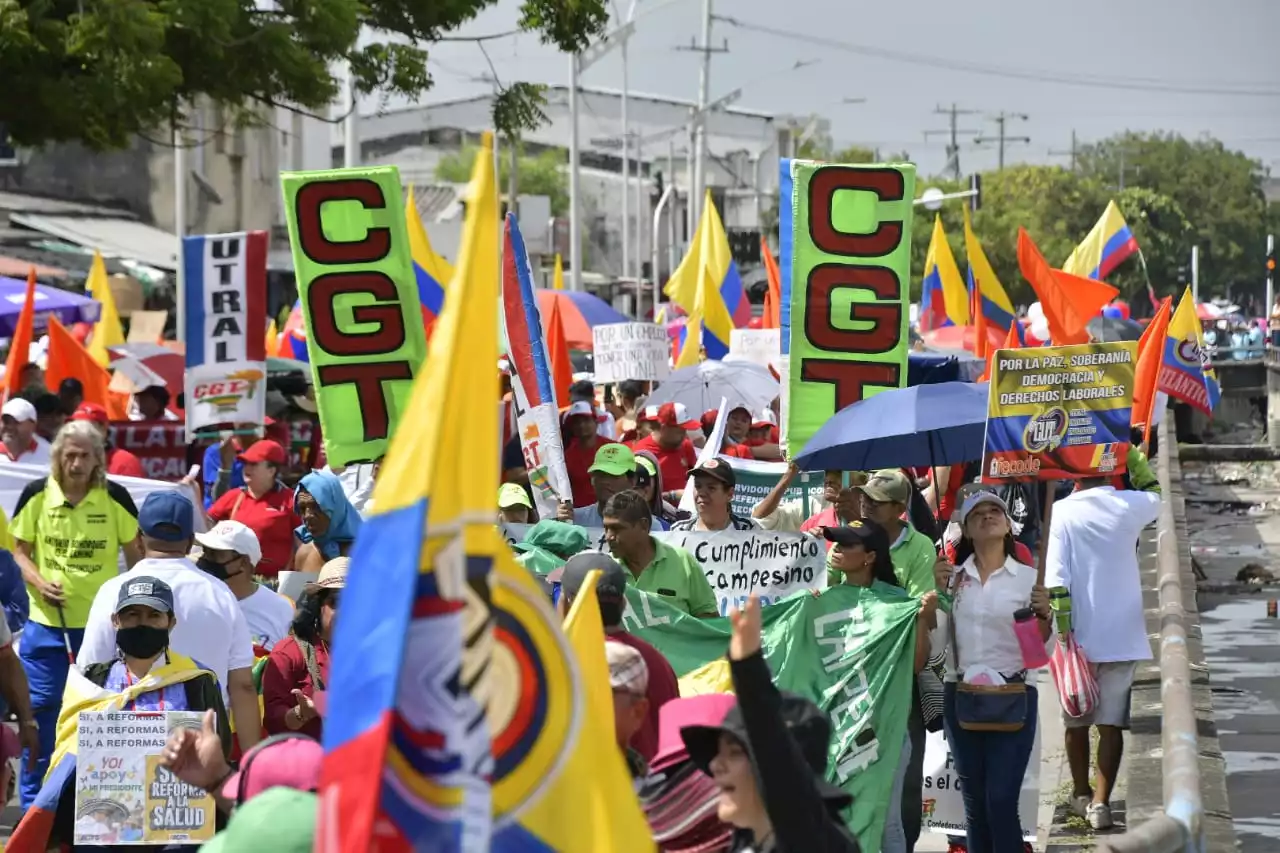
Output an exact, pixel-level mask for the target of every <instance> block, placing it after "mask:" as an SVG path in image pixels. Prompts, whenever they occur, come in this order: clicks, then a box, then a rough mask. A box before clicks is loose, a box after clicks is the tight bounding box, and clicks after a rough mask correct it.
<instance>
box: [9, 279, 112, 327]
mask: <svg viewBox="0 0 1280 853" xmlns="http://www.w3.org/2000/svg"><path fill="white" fill-rule="evenodd" d="M26 299H27V283H26V282H25V281H23V280H21V279H17V278H6V277H3V276H0V337H5V338H12V337H13V333H14V327H15V326H16V325H17V323H18V315H19V314H21V313H22V305H23V303H24V302H26ZM34 306H35V309H36V310H35V323H34V326H35V330H36V331H37V332H40V331H43V330H44V329H46V328H47V327H48V326H49V317H50V316H54V317H57V318H58V322H59V323H62V324H63V325H64V326H71V325H72V324H73V323H96V322H97V321H98V313H99V311H100V310H101V309H102V305H101V304H100V303H99V302H98V301H97V300H94V299H90V298H89V297H87V296H84V295H82V294H79V293H72V292H70V291H68V290H62V289H61V288H57V287H50V286H48V285H44V284H37V285H36V295H35V302H34Z"/></svg>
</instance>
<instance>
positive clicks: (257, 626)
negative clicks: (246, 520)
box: [196, 521, 293, 657]
mask: <svg viewBox="0 0 1280 853" xmlns="http://www.w3.org/2000/svg"><path fill="white" fill-rule="evenodd" d="M196 542H199V543H200V549H201V554H200V558H199V559H198V560H196V567H197V568H198V569H200V570H201V571H202V572H205V573H206V574H209V575H212V576H213V577H215V578H217V579H218V580H220V581H223V582H224V583H226V585H227V588H228V589H230V590H231V593H232V595H234V596H235V597H236V600H237V601H239V602H240V612H241V613H243V614H244V619H245V622H247V623H248V625H249V636H250V637H251V638H252V639H253V646H254V655H255V657H261V656H263V655H265V654H266V653H267V652H269V651H271V649H272V648H273V647H274V646H275V644H276V643H278V642H279V641H280V640H283V639H284V638H285V637H287V636H289V626H290V625H291V624H292V622H293V605H292V604H290V603H289V601H288V599H286V598H285V597H284V596H282V595H280V594H279V593H277V592H274V591H272V590H270V589H268V588H267V587H265V586H263V585H262V584H260V583H258V582H257V581H255V580H254V579H253V572H254V569H255V567H257V565H258V562H259V561H260V560H261V559H262V546H261V544H260V543H259V542H258V535H257V534H256V533H254V532H253V530H252V529H250V528H249V527H247V526H245V525H244V524H241V523H240V522H238V521H219V522H218V523H217V524H215V525H214V527H213V529H212V530H210V531H209V532H207V533H197V534H196Z"/></svg>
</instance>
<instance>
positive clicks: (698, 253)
mask: <svg viewBox="0 0 1280 853" xmlns="http://www.w3.org/2000/svg"><path fill="white" fill-rule="evenodd" d="M663 292H664V293H666V294H667V297H668V298H669V299H670V300H671V301H672V302H674V303H675V304H677V305H679V306H680V307H681V308H683V309H684V312H685V313H686V314H688V315H689V319H688V322H687V323H686V324H685V327H684V329H683V330H681V332H680V342H679V346H680V357H679V358H678V359H677V361H676V367H687V366H689V365H691V364H697V363H698V361H699V360H700V356H701V350H706V357H707V358H709V359H717V360H718V359H722V358H724V357H725V356H726V355H728V354H729V337H730V332H731V331H733V329H734V328H735V327H736V326H743V325H746V323H747V321H748V320H750V319H751V305H750V303H748V302H747V299H746V295H745V294H744V292H743V290H742V278H741V277H740V276H739V275H738V265H737V264H736V263H735V262H734V260H733V254H732V252H730V250H729V235H728V234H726V233H725V230H724V223H723V222H721V221H720V213H719V212H718V211H717V210H716V206H715V203H714V202H713V201H712V199H711V191H710V190H708V191H707V197H706V199H705V200H704V201H703V205H702V218H701V220H700V221H699V222H698V228H697V230H696V231H695V232H694V234H693V239H692V240H691V241H690V242H689V251H688V252H687V253H686V254H685V256H684V260H683V261H681V262H680V266H678V267H676V270H675V272H673V273H672V274H671V278H670V279H669V280H668V281H667V284H666V287H665V288H663Z"/></svg>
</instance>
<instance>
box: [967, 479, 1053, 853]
mask: <svg viewBox="0 0 1280 853" xmlns="http://www.w3.org/2000/svg"><path fill="white" fill-rule="evenodd" d="M956 520H957V521H958V522H959V524H960V529H961V539H960V542H959V544H958V545H957V546H956V567H957V568H956V577H955V580H954V582H953V583H952V584H951V589H952V592H953V595H954V603H953V604H952V608H951V615H952V618H953V620H954V621H953V625H954V629H953V630H951V631H948V632H947V633H946V640H947V642H948V643H949V646H950V648H949V652H948V664H949V666H948V673H947V684H946V690H945V694H944V725H945V731H946V736H947V741H948V743H950V745H951V752H952V755H953V757H954V758H955V766H956V773H957V775H958V776H959V778H960V790H961V792H962V794H963V796H964V812H965V829H966V832H967V835H968V853H1021V851H1023V850H1024V846H1023V841H1022V824H1021V821H1020V820H1019V817H1018V795H1019V793H1020V792H1021V790H1022V779H1023V776H1024V775H1025V773H1026V769H1027V762H1028V761H1029V760H1030V758H1031V747H1032V744H1033V743H1034V741H1035V735H1036V714H1037V708H1036V705H1037V701H1036V700H1037V697H1036V689H1035V687H1033V686H1031V685H1029V684H1028V685H1027V686H1026V704H1025V716H1024V718H1023V719H1022V720H1021V722H1022V725H1021V728H1019V729H1018V730H1017V731H974V730H971V729H969V728H966V727H963V726H962V725H961V723H960V719H961V718H964V717H965V715H966V713H968V712H963V711H962V712H961V713H960V714H958V713H957V708H956V682H957V681H966V680H967V681H973V680H974V679H975V678H976V672H977V671H976V670H975V669H974V668H975V667H981V668H983V669H985V670H986V671H988V672H994V673H999V675H1000V677H1001V678H1003V680H1004V681H1005V682H1006V683H1009V684H1017V683H1025V680H1026V671H1025V667H1024V666H1023V662H1022V652H1021V649H1020V647H1019V645H1018V638H1017V635H1016V634H1015V633H1014V618H1013V615H1014V613H1015V612H1016V611H1018V610H1021V609H1023V608H1026V607H1028V606H1029V607H1031V609H1032V610H1034V611H1035V615H1036V617H1037V619H1038V622H1039V625H1038V627H1039V631H1040V636H1041V639H1042V640H1044V639H1048V636H1049V627H1050V626H1049V613H1050V611H1049V594H1048V592H1047V591H1046V590H1045V588H1044V587H1043V586H1040V585H1039V584H1037V583H1036V570H1035V569H1034V568H1033V567H1031V566H1028V565H1025V564H1023V563H1019V562H1018V561H1017V560H1015V559H1014V557H1013V554H1014V539H1013V533H1012V529H1011V526H1010V521H1009V508H1008V507H1007V506H1006V505H1005V503H1004V501H1002V500H1001V499H1000V498H999V497H998V496H997V495H995V494H992V493H991V492H979V493H977V494H974V495H971V496H970V497H969V498H968V499H967V500H966V501H965V502H964V504H963V505H962V506H961V508H960V510H959V512H958V513H957V515H956ZM966 676H967V677H966ZM997 683H998V682H997ZM1020 716H1021V715H1020Z"/></svg>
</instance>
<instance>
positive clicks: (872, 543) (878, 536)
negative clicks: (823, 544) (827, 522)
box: [822, 518, 889, 555]
mask: <svg viewBox="0 0 1280 853" xmlns="http://www.w3.org/2000/svg"><path fill="white" fill-rule="evenodd" d="M822 535H823V536H825V537H826V539H827V541H828V542H834V543H835V544H836V545H846V546H852V545H861V546H862V547H863V548H865V549H866V550H868V551H874V552H876V553H877V554H880V553H884V554H886V555H887V554H888V553H889V534H887V533H885V532H884V528H883V527H881V526H880V525H878V524H876V523H875V522H874V521H872V520H871V519H869V518H857V519H854V520H853V521H851V522H849V523H848V524H845V525H841V526H840V527H827V528H825V529H824V530H823V531H822Z"/></svg>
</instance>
